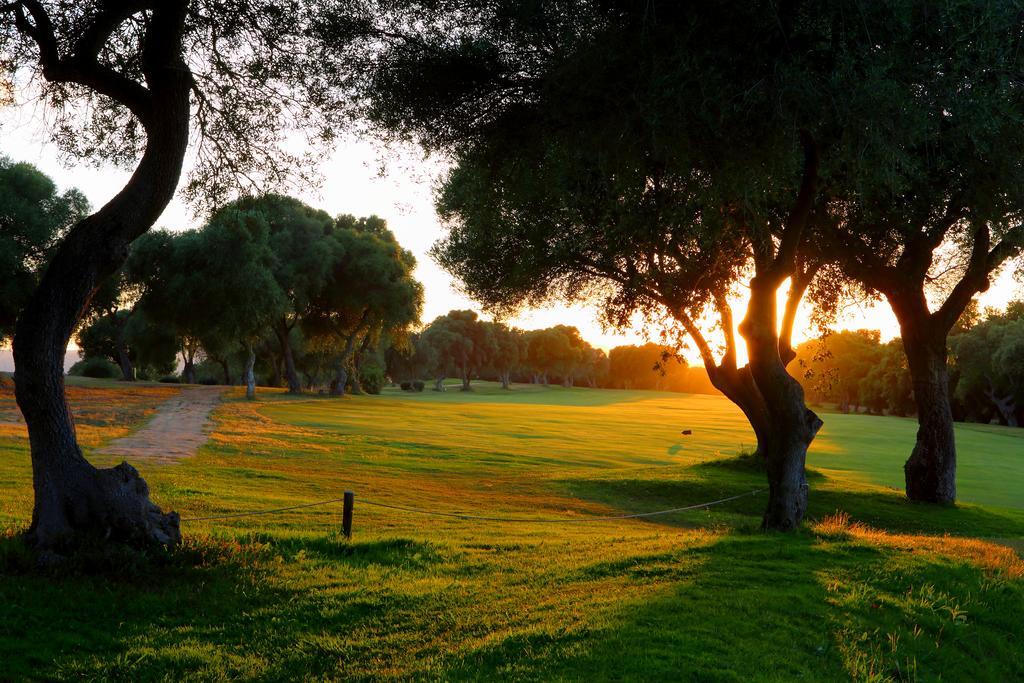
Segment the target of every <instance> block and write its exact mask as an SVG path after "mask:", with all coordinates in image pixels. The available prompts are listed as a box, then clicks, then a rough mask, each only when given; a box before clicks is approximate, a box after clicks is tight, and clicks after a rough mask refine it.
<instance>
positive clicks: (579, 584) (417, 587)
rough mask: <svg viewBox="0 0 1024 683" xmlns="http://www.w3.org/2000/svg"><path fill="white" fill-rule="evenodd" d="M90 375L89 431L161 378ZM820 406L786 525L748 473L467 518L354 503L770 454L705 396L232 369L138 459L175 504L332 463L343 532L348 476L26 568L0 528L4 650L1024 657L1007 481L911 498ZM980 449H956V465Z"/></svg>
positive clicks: (556, 493)
mask: <svg viewBox="0 0 1024 683" xmlns="http://www.w3.org/2000/svg"><path fill="white" fill-rule="evenodd" d="M156 389H159V390H164V388H162V387H156ZM83 391H87V390H85V389H83ZM102 391H103V392H109V391H113V392H114V394H112V395H108V398H107V399H103V400H100V399H99V398H97V400H96V402H94V403H93V404H91V405H93V406H94V407H95V406H101V405H105V406H106V408H105V410H107V411H109V413H110V415H109V416H108V417H104V416H103V415H100V414H98V413H97V415H96V417H95V421H96V425H95V426H94V427H92V428H95V429H96V430H98V431H97V433H96V434H95V435H94V436H89V437H88V438H89V439H90V441H89V442H87V443H86V450H87V452H90V453H92V451H93V450H94V448H95V447H96V446H95V445H93V444H97V445H98V444H101V443H102V442H103V441H104V435H106V434H112V433H114V432H117V431H118V430H120V429H131V428H133V427H132V424H135V423H137V422H138V421H142V420H145V419H146V415H147V414H149V413H148V411H149V410H151V409H152V407H153V406H155V405H156V404H158V403H159V402H160V401H161V400H163V398H164V396H163V394H157V393H154V394H134V392H133V390H132V389H130V388H124V389H122V388H121V387H114V388H110V387H107V386H104V387H103V389H102ZM117 392H121V393H122V394H131V398H130V399H129V398H123V399H122V398H118V396H117ZM97 396H98V395H97ZM74 400H75V399H74V398H73V402H74ZM78 400H84V399H78ZM122 404H124V406H125V407H124V408H123V409H122V407H121V405H122ZM147 405H148V407H145V406H147ZM122 410H124V411H133V412H132V416H131V417H130V418H128V417H125V416H124V415H125V413H122V412H121V411H122ZM100 412H102V411H100ZM119 415H120V416H119ZM861 417H863V416H849V419H850V420H856V419H859V418H861ZM827 418H828V420H829V425H830V427H827V428H826V432H824V434H823V438H822V440H821V444H822V446H823V447H822V448H821V449H820V451H819V450H815V452H814V453H813V454H812V457H811V463H812V466H815V467H822V468H823V467H824V466H825V465H826V464H830V465H834V466H830V467H828V469H823V471H824V472H825V474H820V473H812V476H811V477H810V483H811V509H810V517H811V520H810V522H809V524H808V525H807V527H806V528H805V529H804V530H803V531H802V532H800V533H798V534H794V535H788V536H787V535H777V534H763V533H761V532H759V531H758V530H757V527H758V524H759V521H760V512H761V510H762V509H763V506H764V502H765V494H763V493H762V494H758V495H751V496H748V497H745V498H742V499H739V500H736V501H733V502H730V503H726V504H724V505H722V506H718V507H713V508H709V509H700V510H694V511H689V512H684V513H677V514H672V515H667V516H664V517H655V518H647V519H637V520H628V521H618V522H596V523H586V524H576V523H573V524H559V525H552V524H531V523H508V522H474V521H468V520H460V519H453V518H442V517H429V516H423V515H416V514H411V513H405V512H400V511H395V510H389V509H382V508H375V507H371V506H369V505H366V504H365V503H366V501H380V502H387V503H394V504H399V505H404V506H410V507H417V508H423V509H427V510H436V511H444V512H462V513H472V514H484V515H497V516H514V517H517V518H524V517H525V518H551V517H565V518H569V519H582V518H586V517H588V516H599V515H613V514H621V513H625V512H637V511H647V510H657V509H663V508H669V507H677V506H682V505H687V504H691V503H698V502H702V501H709V500H714V499H718V498H722V497H726V496H729V495H735V494H737V493H742V492H745V491H753V490H756V489H759V488H762V487H763V486H764V475H763V473H762V472H760V471H759V468H758V466H757V463H756V462H754V461H751V460H750V459H743V458H736V457H735V456H736V454H737V453H738V452H739V451H740V450H742V449H743V448H744V447H746V448H749V447H750V445H751V441H752V439H751V437H750V435H749V433H748V431H747V430H746V427H745V425H744V423H743V421H742V416H740V415H739V414H738V413H737V412H736V411H735V410H733V409H732V408H731V407H730V406H729V405H728V404H727V403H726V402H724V400H722V399H719V398H715V397H708V396H677V395H670V394H658V393H646V392H615V391H594V390H585V389H575V390H563V389H560V388H559V389H550V390H544V389H539V388H535V387H517V390H516V391H514V392H511V393H507V392H502V391H500V390H498V389H496V388H494V387H493V386H490V385H482V386H480V387H479V388H478V389H477V390H476V391H474V392H471V393H469V394H463V393H460V392H446V393H445V394H435V393H433V392H424V393H423V394H402V393H400V392H395V391H390V390H389V391H388V392H387V393H386V395H384V396H379V397H374V396H365V397H354V398H348V399H345V400H336V399H328V398H324V397H319V396H306V397H301V398H294V397H289V396H287V395H284V394H281V393H275V392H263V394H262V398H261V401H260V402H258V403H257V404H250V403H246V402H245V401H242V400H241V398H240V395H239V394H238V392H237V391H236V392H235V393H234V394H233V395H232V396H231V398H230V399H229V401H228V402H227V403H225V404H224V405H223V406H222V407H221V408H220V409H219V410H218V411H217V412H216V413H215V420H216V430H215V432H214V434H213V436H212V438H211V440H210V442H209V443H208V444H207V445H206V446H205V447H204V448H203V449H201V451H200V453H199V454H198V455H197V456H196V457H194V458H190V459H187V460H185V461H182V462H181V463H179V464H166V465H164V464H161V465H156V464H151V463H145V462H141V463H140V462H136V463H135V464H136V465H137V466H138V467H139V468H140V470H141V471H142V472H143V473H144V475H145V476H146V477H147V480H148V481H149V483H150V485H151V487H152V490H153V497H154V499H155V500H156V501H157V502H158V503H160V504H161V505H163V506H165V507H172V508H174V509H176V510H178V511H180V512H181V514H182V515H183V516H184V517H193V516H206V515H214V514H228V513H234V512H238V511H246V510H252V511H255V510H261V509H266V508H272V507H283V506H287V505H294V504H300V503H305V502H309V501H315V500H322V499H327V498H334V497H337V496H340V495H341V492H342V491H344V490H346V489H351V490H354V491H355V492H356V514H355V537H354V539H353V540H351V541H348V540H346V539H344V538H342V537H341V535H340V523H341V514H340V513H341V511H340V506H339V505H330V506H325V507H321V508H307V509H301V510H294V511H290V512H285V513H281V514H278V515H273V516H260V517H249V518H241V519H232V520H223V521H215V522H193V523H190V522H185V523H184V525H183V526H184V529H185V532H186V536H187V541H186V544H185V546H184V547H183V548H181V549H180V550H178V551H176V552H175V553H174V554H172V555H171V556H169V557H165V558H160V557H142V558H136V559H132V558H130V557H129V558H116V562H111V561H109V560H104V559H102V558H100V559H99V560H95V561H94V560H88V561H86V560H82V561H80V564H79V565H76V567H77V568H76V570H75V572H74V574H73V575H72V576H70V577H69V576H49V575H42V576H41V575H39V574H38V573H37V572H36V571H35V570H33V569H32V568H31V567H30V566H26V563H28V562H29V561H28V560H27V559H25V555H24V554H23V551H22V550H19V545H18V541H17V540H15V539H14V538H13V537H12V538H10V539H8V540H6V541H2V540H0V661H2V662H4V664H5V668H4V670H3V671H2V672H0V678H3V676H10V677H12V678H19V677H22V676H27V675H30V674H33V675H38V676H41V677H51V678H87V679H88V678H92V679H105V680H110V679H122V680H132V681H135V680H162V679H168V680H177V679H182V678H187V677H192V678H199V679H228V678H232V679H234V678H241V679H261V680H282V679H295V678H313V679H345V680H361V679H387V678H393V679H409V678H414V679H415V678H419V679H480V680H493V679H495V678H499V679H500V678H509V679H529V680H581V679H583V680H602V679H620V680H621V679H647V680H651V679H654V680H681V679H682V680H688V679H701V680H764V679H768V680H793V679H796V678H803V679H809V680H842V679H845V678H850V677H852V678H854V679H856V680H914V679H915V678H916V679H918V680H934V679H936V678H938V677H939V676H940V675H941V676H942V678H943V679H945V680H955V679H957V678H958V677H959V674H961V673H965V672H969V673H970V675H971V678H972V679H973V680H1014V679H1020V678H1022V677H1024V663H1021V661H1020V658H1019V656H1018V652H1017V650H1018V648H1019V643H1020V642H1021V639H1022V637H1024V626H1022V623H1021V620H1020V618H1019V614H1020V613H1021V610H1022V608H1024V585H1022V584H1024V579H1022V578H1021V560H1020V558H1019V556H1018V555H1017V554H1016V553H1015V552H1014V551H1013V550H1011V549H1009V548H1008V547H1007V544H1013V543H1014V540H1013V539H1022V538H1024V510H1021V509H1014V508H1013V507H1011V506H1003V507H998V503H994V504H993V503H992V502H991V501H986V500H984V499H983V498H984V497H983V496H978V497H975V498H974V500H975V502H974V503H969V504H965V505H962V506H960V507H958V508H945V509H936V508H931V507H928V506H919V505H912V504H910V503H908V502H906V501H905V500H904V499H903V498H902V496H901V495H900V494H899V492H898V491H893V490H892V489H889V488H886V487H884V486H879V485H877V484H876V483H874V482H875V481H876V479H875V478H874V477H875V475H874V474H873V473H872V472H870V471H869V472H867V473H865V472H860V471H856V470H855V468H854V467H853V466H854V465H855V464H856V461H857V460H856V458H857V456H855V455H853V454H852V449H859V448H862V447H864V444H865V443H867V441H866V440H865V439H866V437H864V435H860V438H861V439H862V441H861V442H857V441H851V440H850V439H847V438H846V437H845V436H843V435H844V433H845V432H844V430H853V431H856V430H857V425H856V424H851V425H846V424H845V423H842V422H839V421H833V419H832V418H833V416H832V415H829V416H827ZM105 419H106V420H108V421H109V426H103V425H102V424H100V422H101V421H102V420H105ZM122 420H123V421H124V422H125V423H130V424H128V426H127V427H122V426H120V425H121V422H122ZM871 420H872V421H871V422H866V423H864V424H865V425H870V430H872V431H877V430H878V429H884V430H889V431H888V432H887V438H888V440H889V442H890V444H889V446H888V449H889V452H888V456H887V458H888V460H886V459H885V458H883V455H880V454H870V453H869V454H868V455H866V456H865V460H866V462H867V463H868V464H869V465H870V467H876V466H878V467H880V466H881V463H882V462H883V461H885V462H887V463H888V464H887V466H888V467H892V468H893V469H894V470H895V471H897V472H898V471H899V469H900V467H901V465H902V461H903V459H904V458H905V452H906V449H908V448H909V445H910V440H911V439H912V436H913V430H912V425H908V424H907V423H906V422H905V421H900V420H892V421H889V422H886V421H885V420H884V419H879V420H880V421H879V422H875V421H874V420H876V418H871ZM834 422H838V424H837V425H836V426H835V427H831V425H832V424H833V423H834ZM83 428H84V427H83V426H82V425H80V430H81V429H83ZM682 429H690V430H692V431H693V434H692V435H690V436H683V435H682V434H681V433H680V431H681V430H682ZM829 429H832V430H834V431H828V430H829ZM866 431H867V430H865V432H866ZM977 433H978V434H979V435H980V436H979V439H984V438H987V439H989V441H984V440H980V441H979V442H978V443H979V444H981V445H983V446H984V449H985V453H984V455H985V457H987V458H989V460H990V461H993V462H995V463H996V464H1000V463H1005V467H1006V468H1009V469H1006V470H999V469H998V468H997V469H996V471H1008V472H1010V473H1012V472H1014V471H1015V470H1014V469H1013V468H1014V467H1016V466H1017V464H1016V460H1015V459H1019V458H1020V454H1019V452H1018V451H1017V450H1016V449H1014V448H1012V447H1011V448H1005V447H1004V448H1003V450H1000V444H1003V445H1004V446H1005V444H1008V443H1011V444H1012V443H1014V442H1013V441H1011V440H1010V438H1011V437H1007V436H1006V435H1004V434H1003V433H1002V432H999V430H995V431H991V430H981V431H979V432H977ZM851 444H852V445H851ZM868 447H869V448H875V447H876V446H874V445H870V444H869V445H868ZM872 453H873V452H872ZM980 455H981V454H979V456H980ZM975 457H976V456H975V455H972V453H971V452H969V451H968V452H965V453H964V454H963V458H962V459H963V461H964V463H965V464H964V467H965V468H966V469H967V470H970V469H971V467H972V466H973V465H972V464H971V463H972V458H975ZM93 458H94V460H96V461H97V462H98V463H101V464H112V463H113V462H115V460H116V459H115V458H112V457H109V456H93ZM830 458H831V459H833V460H829V459H830ZM835 465H842V467H839V466H835ZM1000 466H1001V467H1002V466H1004V465H1000ZM846 467H849V468H850V469H843V468H846ZM1021 481H1022V480H1021V479H1020V478H1018V479H1017V480H1016V482H1010V483H1016V484H1017V485H1018V486H1019V484H1020V483H1021ZM1010 483H1008V482H1005V481H998V482H995V481H994V482H992V489H993V490H995V491H998V490H1002V489H1004V488H1007V487H1009V485H1010ZM0 495H2V496H3V502H2V503H0V524H5V523H6V524H8V525H10V526H11V528H12V529H13V528H16V527H18V526H20V525H24V524H25V523H26V522H27V519H28V514H29V511H30V505H31V491H30V478H29V467H28V453H27V448H26V446H25V444H24V439H23V438H22V437H21V436H20V435H19V434H16V433H10V434H8V433H6V432H4V433H3V434H0ZM982 503H988V504H989V505H990V506H985V505H982ZM1017 507H1018V508H1020V507H1024V505H1019V506H1017ZM986 538H987V539H991V538H999V539H1005V540H1002V541H1000V542H999V543H993V542H992V541H990V540H979V539H986ZM90 562H92V563H93V564H90ZM96 563H98V565H97V564H96Z"/></svg>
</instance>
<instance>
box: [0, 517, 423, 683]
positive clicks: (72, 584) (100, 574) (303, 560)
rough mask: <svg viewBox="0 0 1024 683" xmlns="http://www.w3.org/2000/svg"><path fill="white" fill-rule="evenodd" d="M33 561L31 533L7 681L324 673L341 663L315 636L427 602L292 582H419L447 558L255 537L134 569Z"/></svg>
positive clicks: (2, 617) (12, 545)
mask: <svg viewBox="0 0 1024 683" xmlns="http://www.w3.org/2000/svg"><path fill="white" fill-rule="evenodd" d="M124 557H129V554H126V555H124ZM32 560H33V555H32V553H31V552H30V551H28V550H27V549H26V548H25V546H24V543H23V541H22V539H21V538H20V537H17V536H13V535H8V536H6V537H0V662H2V663H3V665H2V667H0V681H6V680H12V681H13V680H25V679H36V678H38V679H46V680H52V679H65V678H85V679H102V680H130V681H141V680H180V679H182V678H184V677H188V676H192V677H199V678H217V679H232V678H249V677H254V676H259V677H269V678H270V679H274V680H285V679H289V678H295V677H298V678H303V677H309V676H313V677H315V676H317V675H318V674H322V673H324V672H325V671H328V670H334V669H335V668H336V667H337V659H336V658H335V659H330V658H326V659H325V658H323V657H321V656H320V655H318V654H317V646H316V645H315V644H314V645H310V644H309V643H306V645H307V646H308V647H306V648H305V649H303V646H302V643H301V642H299V641H301V640H302V638H303V634H306V633H309V632H318V633H347V632H351V630H352V629H358V628H359V627H360V625H361V624H363V623H366V622H374V623H375V624H381V623H385V624H386V623H391V621H392V620H395V621H400V620H402V619H408V618H410V615H415V614H417V613H420V612H422V611H423V610H422V605H421V604H420V603H421V602H422V599H421V598H419V597H417V596H415V595H410V594H407V593H400V592H393V591H388V590H382V589H380V588H379V587H377V586H375V585H374V584H373V582H372V581H370V580H365V581H359V582H358V583H359V584H361V585H362V586H363V587H362V588H355V587H353V586H352V585H349V586H347V587H346V588H345V589H341V588H338V589H335V590H334V592H333V595H332V597H331V599H325V597H324V595H325V594H324V592H323V590H322V586H318V587H317V588H316V589H315V590H314V589H311V588H309V587H307V586H303V584H302V582H301V581H297V582H295V583H292V582H291V581H289V580H286V579H285V578H282V576H283V575H286V574H288V573H289V572H291V571H297V572H299V574H300V575H308V576H313V577H316V576H317V575H318V572H319V571H321V570H320V569H318V567H319V568H322V567H325V566H331V567H333V568H334V570H335V571H337V572H342V573H349V572H350V573H354V574H355V573H358V574H359V575H360V576H378V577H379V576H381V575H386V574H389V573H394V574H409V575H410V576H415V575H419V574H423V573H425V572H429V571H432V570H433V568H434V565H436V564H438V563H440V562H442V561H443V558H442V557H441V555H440V553H439V552H438V551H437V548H436V547H435V546H433V545H431V544H428V543H420V542H417V541H411V540H406V539H393V540H383V541H374V542H368V543H349V542H346V541H344V540H341V539H339V538H333V537H328V538H313V537H308V538H305V537H288V538H284V539H280V538H274V537H270V536H267V535H259V534H253V535H248V536H241V537H238V538H237V539H236V538H203V539H192V540H189V541H187V542H186V544H185V545H184V546H183V547H182V548H180V549H178V550H176V551H175V552H173V553H170V554H167V553H158V554H155V555H149V556H143V555H140V556H137V557H136V558H135V560H134V561H133V562H131V563H128V564H125V563H124V562H121V563H120V564H118V563H117V561H116V558H115V561H114V562H100V561H95V560H90V561H88V562H83V561H82V560H81V558H78V557H72V558H71V559H70V560H69V561H68V564H67V565H65V566H64V567H61V568H55V569H49V570H39V569H36V568H35V566H34V565H33V564H31V562H32ZM382 615H383V616H382ZM268 655H280V656H279V657H276V658H275V659H273V660H272V661H268V660H267V656H268Z"/></svg>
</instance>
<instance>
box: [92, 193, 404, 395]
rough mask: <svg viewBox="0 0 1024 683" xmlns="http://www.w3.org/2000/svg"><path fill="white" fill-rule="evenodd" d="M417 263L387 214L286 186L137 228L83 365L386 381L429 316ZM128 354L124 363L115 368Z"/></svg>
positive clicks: (98, 307) (224, 378)
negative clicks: (344, 210) (335, 211)
mask: <svg viewBox="0 0 1024 683" xmlns="http://www.w3.org/2000/svg"><path fill="white" fill-rule="evenodd" d="M415 265H416V261H415V258H414V257H413V256H412V254H411V253H410V252H408V251H407V250H405V249H403V248H402V247H401V246H400V245H399V244H398V242H397V240H396V239H395V236H394V234H393V233H392V232H391V231H390V230H389V229H388V227H387V224H386V222H385V221H384V220H383V219H381V218H378V217H376V216H370V217H368V218H356V217H354V216H350V215H341V216H338V217H334V218H332V217H331V216H329V215H328V214H326V213H325V212H323V211H319V210H317V209H314V208H312V207H309V206H307V205H305V204H303V203H302V202H300V201H298V200H296V199H292V198H289V197H284V196H279V195H264V196H261V197H247V198H243V199H240V200H238V201H235V202H231V203H229V204H227V205H225V206H223V207H221V208H219V209H217V210H216V211H214V212H213V214H212V215H211V217H210V219H209V221H208V222H207V223H206V224H205V225H204V226H203V227H202V228H200V229H198V230H191V231H184V232H169V231H163V230H157V231H154V232H150V233H147V234H145V235H144V236H142V237H141V238H139V239H138V240H136V241H135V242H134V243H133V244H132V247H131V251H130V253H129V256H128V259H127V260H126V262H125V264H124V266H123V267H122V268H121V269H120V270H118V272H117V273H116V274H115V275H114V276H113V277H112V278H110V279H109V280H107V281H106V283H105V284H104V285H103V287H102V288H101V290H100V292H99V293H97V295H96V296H94V297H93V302H92V305H91V307H90V309H89V312H88V314H87V316H86V317H85V321H84V324H83V325H82V326H81V327H80V329H79V330H78V332H77V335H76V337H75V339H76V342H77V344H78V346H79V348H80V353H81V355H82V356H83V360H82V362H81V363H80V364H79V366H78V367H76V368H73V371H78V372H87V373H89V372H98V371H102V369H103V368H102V366H101V363H103V362H105V363H107V365H108V366H109V367H108V371H109V370H110V369H111V368H113V369H115V370H116V372H117V373H118V374H120V376H121V378H122V379H124V380H127V381H131V380H134V379H136V378H146V379H158V378H164V379H166V380H171V379H174V378H173V377H171V375H172V373H174V371H175V370H176V368H177V367H178V366H179V359H180V366H181V368H182V371H181V380H182V381H184V382H188V383H195V382H205V383H211V384H212V383H223V384H244V385H246V387H247V394H248V395H249V396H250V397H252V396H253V394H254V392H255V387H256V385H257V384H263V385H266V386H280V385H282V384H285V385H286V386H287V387H288V389H289V391H291V392H293V393H298V392H301V391H303V390H306V389H311V388H313V387H318V386H326V387H329V391H330V393H331V394H333V395H343V394H344V393H345V392H346V391H352V392H355V393H361V392H363V391H370V392H379V391H380V388H381V386H382V385H383V378H384V361H383V349H385V348H387V347H388V346H389V345H401V344H402V343H403V340H404V339H405V338H406V337H407V336H408V335H409V334H410V333H411V331H412V330H413V329H414V328H415V326H417V325H418V323H419V317H420V310H421V308H422V305H423V288H422V285H420V283H419V282H417V281H416V280H415V279H414V277H413V275H412V271H413V269H414V268H415ZM114 366H116V368H115V367H114Z"/></svg>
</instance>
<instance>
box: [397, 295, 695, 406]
mask: <svg viewBox="0 0 1024 683" xmlns="http://www.w3.org/2000/svg"><path fill="white" fill-rule="evenodd" d="M403 342H404V343H403V344H402V345H400V346H395V347H392V348H390V349H388V350H387V352H386V359H387V373H388V377H389V379H390V380H392V381H394V382H396V383H398V384H399V385H400V386H402V387H403V388H405V389H410V390H416V389H419V390H422V389H423V387H424V386H425V384H424V383H423V382H422V381H421V380H424V379H425V380H429V382H430V383H431V384H432V387H433V389H434V390H435V391H444V390H445V380H446V379H450V378H451V379H457V380H459V381H460V388H461V389H462V390H463V391H470V390H471V389H472V381H473V380H475V379H483V380H490V381H494V382H499V383H500V384H501V386H502V387H503V388H505V389H509V388H510V387H511V385H512V383H513V382H517V383H524V384H541V385H551V384H557V385H561V386H563V387H574V386H585V387H604V388H614V389H654V390H665V391H682V392H693V393H713V392H714V391H715V390H714V388H713V387H712V386H711V383H710V381H709V380H708V379H707V374H706V373H705V372H704V371H703V369H701V370H699V371H698V370H696V369H694V368H690V367H688V366H687V364H686V361H685V360H684V359H682V358H680V357H678V356H677V355H676V354H675V353H674V350H673V349H671V348H670V347H667V346H661V345H658V344H653V343H648V344H644V345H642V346H617V347H615V348H613V349H612V350H611V351H610V352H609V353H607V354H606V353H605V352H604V351H603V350H602V349H599V348H595V347H593V346H591V344H590V343H588V342H587V341H586V340H584V339H583V338H582V337H581V336H580V332H579V330H578V329H576V328H575V327H570V326H567V325H555V326H554V327H548V328H544V329H537V330H520V329H517V328H514V327H509V326H507V325H505V324H504V323H500V322H489V321H485V320H481V319H479V318H478V317H477V314H476V313H475V312H473V311H451V312H449V313H448V314H446V315H442V316H440V317H438V318H436V319H435V320H434V321H433V322H431V323H430V324H429V325H427V326H426V327H425V328H424V329H423V330H422V331H421V332H419V333H417V334H414V335H410V336H409V337H407V338H405V339H403Z"/></svg>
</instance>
